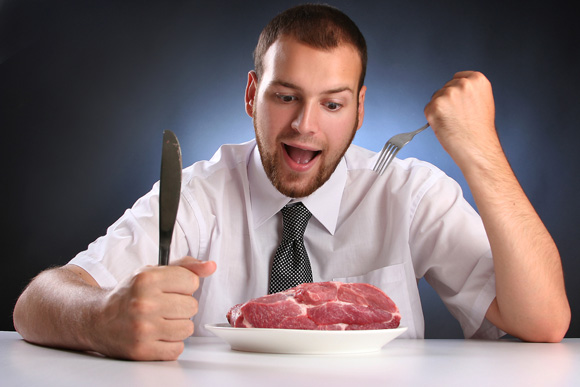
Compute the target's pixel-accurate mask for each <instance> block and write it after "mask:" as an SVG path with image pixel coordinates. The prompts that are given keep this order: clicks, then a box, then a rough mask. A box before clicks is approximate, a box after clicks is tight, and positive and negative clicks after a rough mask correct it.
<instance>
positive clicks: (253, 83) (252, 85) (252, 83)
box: [245, 70, 258, 118]
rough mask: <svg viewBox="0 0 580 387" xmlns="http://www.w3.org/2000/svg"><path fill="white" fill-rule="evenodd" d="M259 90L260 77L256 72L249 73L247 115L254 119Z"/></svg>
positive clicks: (246, 97)
mask: <svg viewBox="0 0 580 387" xmlns="http://www.w3.org/2000/svg"><path fill="white" fill-rule="evenodd" d="M257 90H258V76H257V75H256V72H255V71H254V70H252V71H250V72H249V73H248V84H247V85H246V96H245V99H246V113H248V115H249V116H250V117H252V118H253V117H254V102H255V98H256V91H257Z"/></svg>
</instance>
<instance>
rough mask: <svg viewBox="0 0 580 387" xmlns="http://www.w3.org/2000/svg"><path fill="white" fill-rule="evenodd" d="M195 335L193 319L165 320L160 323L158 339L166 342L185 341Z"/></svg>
mask: <svg viewBox="0 0 580 387" xmlns="http://www.w3.org/2000/svg"><path fill="white" fill-rule="evenodd" d="M191 335H193V321H191V320H190V319H180V320H165V321H163V322H162V323H161V324H160V327H159V332H158V340H159V341H164V342H176V341H183V340H185V339H187V338H188V337H190V336H191Z"/></svg>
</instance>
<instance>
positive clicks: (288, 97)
mask: <svg viewBox="0 0 580 387" xmlns="http://www.w3.org/2000/svg"><path fill="white" fill-rule="evenodd" d="M276 98H278V99H279V100H280V101H281V102H284V103H290V102H292V101H295V100H296V99H297V98H296V97H295V96H293V95H286V94H276Z"/></svg>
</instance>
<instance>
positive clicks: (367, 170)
mask: <svg viewBox="0 0 580 387" xmlns="http://www.w3.org/2000/svg"><path fill="white" fill-rule="evenodd" d="M378 156H379V154H378V153H377V152H374V151H371V150H368V149H366V148H363V147H360V146H358V145H351V146H350V147H349V149H348V150H347V152H346V153H345V160H346V166H347V170H348V172H349V174H350V175H351V177H352V178H354V177H356V178H364V179H371V180H373V181H374V183H377V184H381V182H382V183H384V184H388V185H393V184H394V185H399V184H406V183H411V182H414V183H420V182H427V181H431V180H435V179H444V180H446V179H449V180H452V179H451V178H450V177H448V176H447V175H446V174H445V173H444V172H443V171H442V170H441V169H439V168H438V167H436V166H435V165H433V164H431V163H429V162H427V161H422V160H419V159H416V158H413V157H410V158H406V159H399V158H395V159H394V160H393V162H392V163H391V164H390V165H389V167H388V168H387V169H386V170H385V172H383V174H382V175H379V174H377V173H376V172H374V171H373V167H374V165H375V163H376V161H377V159H378Z"/></svg>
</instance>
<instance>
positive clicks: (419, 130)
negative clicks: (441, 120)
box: [413, 122, 429, 136]
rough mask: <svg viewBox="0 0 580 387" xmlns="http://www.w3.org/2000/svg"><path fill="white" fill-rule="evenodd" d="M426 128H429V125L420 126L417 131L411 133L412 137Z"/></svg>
mask: <svg viewBox="0 0 580 387" xmlns="http://www.w3.org/2000/svg"><path fill="white" fill-rule="evenodd" d="M428 127H429V123H428V122H427V123H426V124H425V125H423V126H421V127H420V128H419V129H417V130H415V131H414V132H413V136H414V135H416V134H418V133H421V132H422V131H424V130H425V129H427V128H428Z"/></svg>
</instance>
